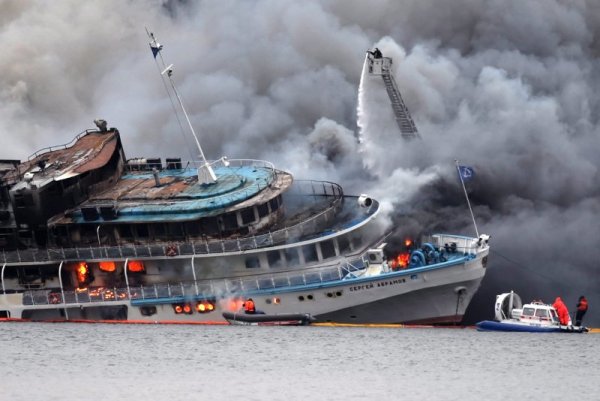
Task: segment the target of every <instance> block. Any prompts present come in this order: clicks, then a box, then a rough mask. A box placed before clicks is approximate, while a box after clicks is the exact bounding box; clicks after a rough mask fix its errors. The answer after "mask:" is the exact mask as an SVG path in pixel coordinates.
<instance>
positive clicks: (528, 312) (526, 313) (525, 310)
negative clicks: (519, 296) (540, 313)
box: [523, 308, 535, 316]
mask: <svg viewBox="0 0 600 401" xmlns="http://www.w3.org/2000/svg"><path fill="white" fill-rule="evenodd" d="M534 313H535V309H533V308H523V316H533V314H534Z"/></svg>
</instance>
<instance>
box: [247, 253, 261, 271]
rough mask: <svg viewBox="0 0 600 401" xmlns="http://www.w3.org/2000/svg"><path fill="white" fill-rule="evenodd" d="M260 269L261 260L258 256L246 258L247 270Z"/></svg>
mask: <svg viewBox="0 0 600 401" xmlns="http://www.w3.org/2000/svg"><path fill="white" fill-rule="evenodd" d="M259 267H260V260H259V259H258V258H257V257H256V256H251V257H249V258H246V269H257V268H259Z"/></svg>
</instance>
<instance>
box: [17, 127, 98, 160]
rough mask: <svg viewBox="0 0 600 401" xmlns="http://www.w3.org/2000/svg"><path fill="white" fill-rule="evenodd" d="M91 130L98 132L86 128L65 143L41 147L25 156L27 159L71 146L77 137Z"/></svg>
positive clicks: (91, 130) (93, 130)
mask: <svg viewBox="0 0 600 401" xmlns="http://www.w3.org/2000/svg"><path fill="white" fill-rule="evenodd" d="M91 132H100V131H98V130H95V129H86V130H85V131H82V132H80V133H79V134H78V135H77V136H76V137H75V138H74V139H72V140H71V141H70V142H68V143H65V144H64V145H54V146H48V147H46V148H42V149H40V150H38V151H37V152H35V153H33V154H31V155H29V157H28V158H27V160H28V161H29V160H33V159H35V158H36V157H38V156H39V155H43V154H44V153H48V152H52V151H54V150H62V149H67V148H70V147H71V146H73V145H74V144H75V142H77V141H78V140H79V138H81V137H83V136H86V135H87V134H89V133H91Z"/></svg>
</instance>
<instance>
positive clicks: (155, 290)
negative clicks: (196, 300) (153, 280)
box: [152, 284, 171, 299]
mask: <svg viewBox="0 0 600 401" xmlns="http://www.w3.org/2000/svg"><path fill="white" fill-rule="evenodd" d="M152 287H154V299H156V298H158V290H157V288H156V284H153V285H152ZM167 288H168V289H170V288H171V287H169V284H167Z"/></svg>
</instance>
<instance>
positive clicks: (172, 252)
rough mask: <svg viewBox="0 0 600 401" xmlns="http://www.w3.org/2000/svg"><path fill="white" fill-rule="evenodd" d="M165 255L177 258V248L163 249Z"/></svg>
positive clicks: (170, 246)
mask: <svg viewBox="0 0 600 401" xmlns="http://www.w3.org/2000/svg"><path fill="white" fill-rule="evenodd" d="M165 255H167V256H177V246H175V245H168V246H167V247H166V249H165Z"/></svg>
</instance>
